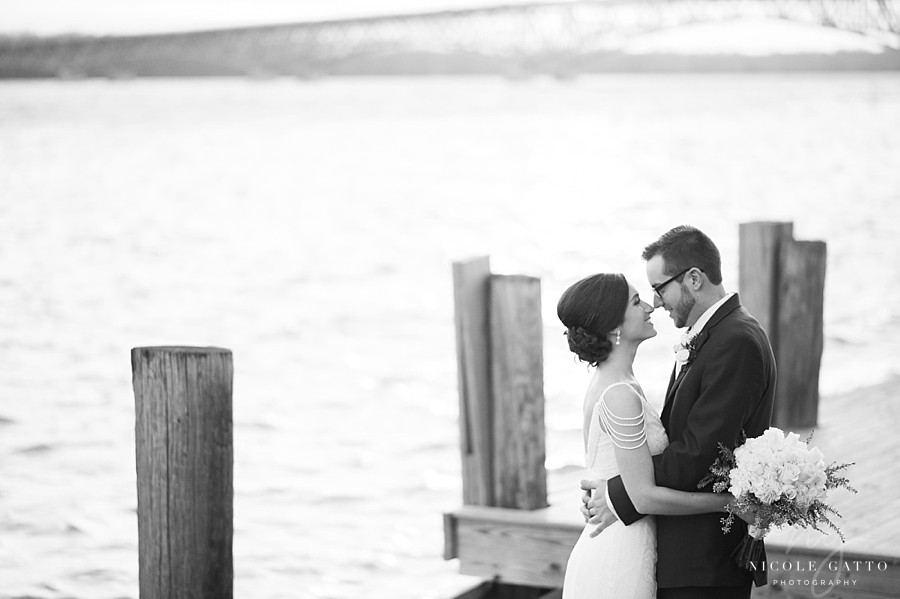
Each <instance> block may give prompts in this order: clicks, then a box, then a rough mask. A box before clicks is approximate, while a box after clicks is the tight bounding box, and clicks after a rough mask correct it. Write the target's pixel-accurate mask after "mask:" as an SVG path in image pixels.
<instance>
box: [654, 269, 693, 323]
mask: <svg viewBox="0 0 900 599" xmlns="http://www.w3.org/2000/svg"><path fill="white" fill-rule="evenodd" d="M686 274H687V273H686V272H685V273H682V275H681V276H680V277H675V278H674V279H673V278H672V275H669V274H666V262H665V260H663V258H662V256H659V255H656V256H653V257H652V258H650V260H648V261H647V280H648V281H649V282H650V286H651V287H653V288H654V289H655V290H656V292H655V293H654V294H653V307H654V308H658V307H660V306H662V307H663V308H664V309H665V311H666V312H668V313H669V316H670V317H671V318H672V320H673V321H675V326H676V327H678V328H679V329H680V328H683V327H685V326H686V325H687V319H688V316H689V315H690V313H691V310H693V309H694V304H695V303H696V299H695V298H694V296H693V294H691V292H690V290H689V289H688V288H687V287H686V286H685V285H683V284H682V282H681V279H683V278H684V277H685V276H686Z"/></svg>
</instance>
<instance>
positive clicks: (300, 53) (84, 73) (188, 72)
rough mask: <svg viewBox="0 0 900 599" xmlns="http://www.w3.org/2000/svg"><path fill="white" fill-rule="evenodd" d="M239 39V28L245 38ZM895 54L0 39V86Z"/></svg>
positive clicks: (789, 65)
mask: <svg viewBox="0 0 900 599" xmlns="http://www.w3.org/2000/svg"><path fill="white" fill-rule="evenodd" d="M245 31H246V30H245ZM896 70H900V50H895V49H890V48H886V49H885V51H884V52H882V53H871V52H861V51H860V52H835V53H829V54H825V53H796V54H784V53H780V54H768V55H743V54H724V53H723V54H675V53H646V54H633V53H627V52H622V51H616V50H610V51H605V52H592V53H580V54H579V53H562V52H557V53H549V52H545V53H532V54H521V55H511V56H499V55H490V54H486V53H475V52H447V53H439V52H423V51H416V50H412V49H404V48H402V47H400V48H398V47H396V45H394V46H393V47H379V46H373V47H369V48H367V49H366V51H365V52H356V53H350V54H345V55H340V53H338V52H334V51H332V50H331V49H329V48H327V47H326V48H320V47H311V46H309V45H307V46H302V45H299V44H293V43H291V42H290V41H285V39H284V37H283V36H282V37H278V31H277V30H272V31H271V35H270V34H269V33H267V32H265V31H263V32H259V31H257V32H256V33H255V35H254V37H252V38H250V37H241V35H229V34H227V33H223V32H221V31H215V32H196V33H188V34H167V35H144V36H121V37H120V36H105V37H94V36H75V35H69V36H56V37H35V36H8V35H7V36H0V79H85V78H107V79H130V78H136V77H211V76H215V77H222V76H225V77H251V78H273V77H296V78H300V79H314V78H319V77H331V76H338V77H341V76H371V75H384V76H392V75H394V76H401V75H402V76H415V75H496V76H503V77H508V78H512V79H522V78H528V77H531V76H536V75H550V76H554V77H558V78H561V79H566V78H571V77H576V76H578V75H583V74H584V75H587V74H595V73H631V72H634V73H655V72H659V73H672V72H674V73H678V72H795V71H896Z"/></svg>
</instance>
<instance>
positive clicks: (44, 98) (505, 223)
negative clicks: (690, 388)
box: [0, 73, 900, 599]
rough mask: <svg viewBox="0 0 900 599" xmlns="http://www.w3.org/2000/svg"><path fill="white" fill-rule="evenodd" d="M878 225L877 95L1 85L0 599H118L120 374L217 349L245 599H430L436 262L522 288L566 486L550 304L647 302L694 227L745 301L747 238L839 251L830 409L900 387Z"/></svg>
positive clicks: (642, 357)
mask: <svg viewBox="0 0 900 599" xmlns="http://www.w3.org/2000/svg"><path fill="white" fill-rule="evenodd" d="M898 206H900V76H898V75H897V74H894V73H890V74H877V73H875V74H865V75H863V74H849V73H848V74H815V75H813V74H810V75H803V74H790V75H778V74H754V75H721V76H714V77H709V76H699V75H667V76H637V75H621V76H618V75H617V76H605V77H595V78H582V79H577V80H574V81H569V82H558V81H554V80H544V79H535V80H530V81H525V82H508V81H504V80H499V79H449V78H446V79H445V78H432V79H354V80H322V81H316V82H300V81H293V80H271V81H245V80H202V81H197V80H159V81H148V80H136V81H117V82H112V81H83V82H54V81H45V82H4V83H2V84H0V265H2V269H0V306H2V310H0V480H2V485H0V597H21V596H32V597H41V598H59V597H76V598H79V599H81V598H87V597H91V598H119V597H128V598H136V597H137V594H138V592H137V524H136V516H135V508H136V501H137V500H136V491H135V474H134V432H133V427H134V407H133V395H132V391H131V381H130V376H131V374H130V361H129V350H130V349H131V348H132V347H135V346H143V345H161V344H186V345H218V346H223V347H228V348H230V349H232V350H233V352H234V360H235V369H236V374H235V389H234V393H235V395H234V418H235V541H234V552H235V594H236V596H237V597H247V598H251V597H252V598H254V599H257V598H260V599H276V598H281V597H285V598H287V597H290V598H301V599H312V598H337V597H350V596H357V595H359V594H366V595H368V596H372V597H384V598H387V597H409V598H414V597H415V598H419V597H434V598H442V597H449V596H451V595H452V592H453V590H455V589H458V588H460V587H461V586H463V585H465V584H466V583H468V582H469V580H468V579H466V578H464V577H461V576H458V575H457V574H456V564H455V563H453V562H443V561H442V559H441V552H442V548H443V545H442V543H443V532H442V521H441V513H442V512H443V511H446V510H450V509H452V508H454V507H456V506H457V505H458V504H459V502H460V478H459V457H458V450H457V443H458V432H457V421H456V417H457V405H456V402H457V399H456V366H455V353H454V338H453V325H452V290H451V276H450V264H451V262H452V261H453V260H454V259H459V258H464V257H468V256H472V255H479V254H490V255H491V257H492V264H493V267H494V270H495V271H498V272H509V273H525V274H531V275H536V276H539V277H541V278H542V282H543V290H544V325H545V339H546V349H545V361H546V364H545V371H546V372H545V383H546V395H547V402H548V404H547V426H548V467H549V468H551V469H552V470H553V471H554V472H556V471H559V470H560V469H564V468H566V467H567V466H568V467H571V466H572V465H577V464H579V463H580V460H581V448H580V431H579V428H578V427H579V425H580V415H579V409H580V408H579V406H580V401H581V394H582V391H583V389H584V386H585V383H586V379H587V376H588V373H587V371H586V370H585V369H584V368H583V367H582V366H578V365H576V364H574V363H573V362H572V360H571V358H570V357H569V355H568V354H567V353H566V349H565V345H564V343H563V338H562V336H561V330H560V327H559V326H558V324H557V322H556V319H555V316H554V308H555V302H556V298H558V296H559V294H560V292H561V291H562V290H563V289H564V288H565V287H566V286H567V285H568V284H569V283H571V282H572V281H573V280H575V279H576V278H578V277H581V276H583V275H586V274H588V273H591V272H595V271H601V270H617V271H623V272H625V273H626V275H627V276H628V277H629V278H630V279H632V280H633V281H635V282H637V283H638V286H639V288H640V289H641V291H642V292H644V293H645V294H646V293H647V292H648V291H649V290H648V289H647V286H646V283H645V281H644V278H643V265H642V263H641V261H640V257H639V256H640V252H641V249H642V248H643V246H644V245H645V244H646V243H647V242H649V241H651V240H653V239H654V238H655V237H656V236H657V235H658V234H660V233H661V232H663V231H664V230H666V229H668V228H669V227H671V226H673V225H676V224H680V223H683V222H690V223H693V224H695V225H697V226H699V227H701V228H702V229H704V230H705V231H707V232H708V233H709V234H710V235H711V236H712V237H713V238H714V239H715V240H716V241H717V242H718V244H719V246H720V249H721V250H722V252H723V255H724V259H725V263H724V273H725V279H726V285H730V287H729V288H731V289H733V288H734V286H735V285H736V283H737V244H738V238H737V231H738V224H739V223H741V222H747V221H751V220H792V221H794V222H795V236H796V237H797V238H799V239H822V240H825V241H827V242H828V252H829V258H828V277H827V283H826V304H825V312H826V313H825V320H826V324H825V326H826V330H825V334H826V347H825V355H824V358H823V373H822V390H823V392H824V393H825V394H826V396H827V394H829V393H834V392H836V391H841V390H846V389H853V388H857V387H861V386H865V385H867V384H870V383H874V382H877V381H879V380H882V379H884V378H886V377H888V376H891V375H894V374H897V373H898V367H897V363H896V359H895V358H894V356H896V355H897V353H898V351H900V343H898V341H897V340H898V339H900V311H898V308H897V305H898V304H897V302H893V301H891V297H892V294H893V290H895V289H898V288H900V266H898V265H900V262H898V261H897V260H896V256H897V254H898V250H900V242H898V238H900V237H898V234H900V230H898V229H900V208H898ZM645 297H648V295H645ZM654 320H655V322H656V324H657V328H658V329H659V330H660V336H659V337H658V338H657V339H655V340H653V341H651V342H648V343H647V344H645V346H644V347H642V349H641V351H640V353H639V355H638V360H639V364H638V375H639V376H640V377H641V379H642V380H643V381H644V383H645V387H646V388H647V390H648V392H649V393H650V394H651V396H653V397H655V398H656V400H659V398H660V395H661V393H662V391H663V388H664V385H665V381H666V379H667V375H668V368H669V367H670V362H669V360H670V357H671V349H670V348H671V343H672V342H673V341H674V338H675V331H674V329H673V328H672V325H671V324H670V323H669V322H668V321H667V318H666V316H665V315H664V314H663V313H662V312H660V313H657V314H656V315H655V316H654ZM573 509H574V507H573Z"/></svg>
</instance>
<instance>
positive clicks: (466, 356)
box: [453, 256, 494, 505]
mask: <svg viewBox="0 0 900 599" xmlns="http://www.w3.org/2000/svg"><path fill="white" fill-rule="evenodd" d="M490 278H491V266H490V259H489V258H488V257H486V256H484V257H479V258H473V259H471V260H464V261H459V262H455V263H454V264H453V300H454V308H455V319H456V359H457V375H458V379H459V438H460V453H461V455H462V487H463V504H464V505H494V482H493V480H494V479H493V458H492V455H493V450H492V443H493V441H492V435H493V420H492V413H493V409H492V405H493V401H492V400H491V363H490V357H491V356H490V352H491V350H490V325H489V320H490V318H489V312H490V308H489V302H488V297H489V291H490Z"/></svg>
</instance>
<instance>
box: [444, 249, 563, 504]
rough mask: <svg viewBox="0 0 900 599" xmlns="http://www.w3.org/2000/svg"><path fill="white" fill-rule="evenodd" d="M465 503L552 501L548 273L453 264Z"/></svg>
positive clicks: (482, 263)
mask: <svg viewBox="0 0 900 599" xmlns="http://www.w3.org/2000/svg"><path fill="white" fill-rule="evenodd" d="M453 287H454V306H455V312H456V340H457V342H456V347H457V365H458V372H459V399H460V404H459V405H460V442H461V443H460V450H461V453H462V464H463V503H464V504H465V505H485V506H500V507H511V508H521V509H537V508H541V507H546V506H547V472H546V469H545V467H544V459H545V442H544V436H545V429H544V375H543V351H544V349H543V335H542V324H541V285H540V279H537V278H534V277H526V276H519V275H517V276H499V275H491V272H490V261H489V259H488V258H487V257H480V258H474V259H471V260H467V261H460V262H455V263H454V264H453Z"/></svg>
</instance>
